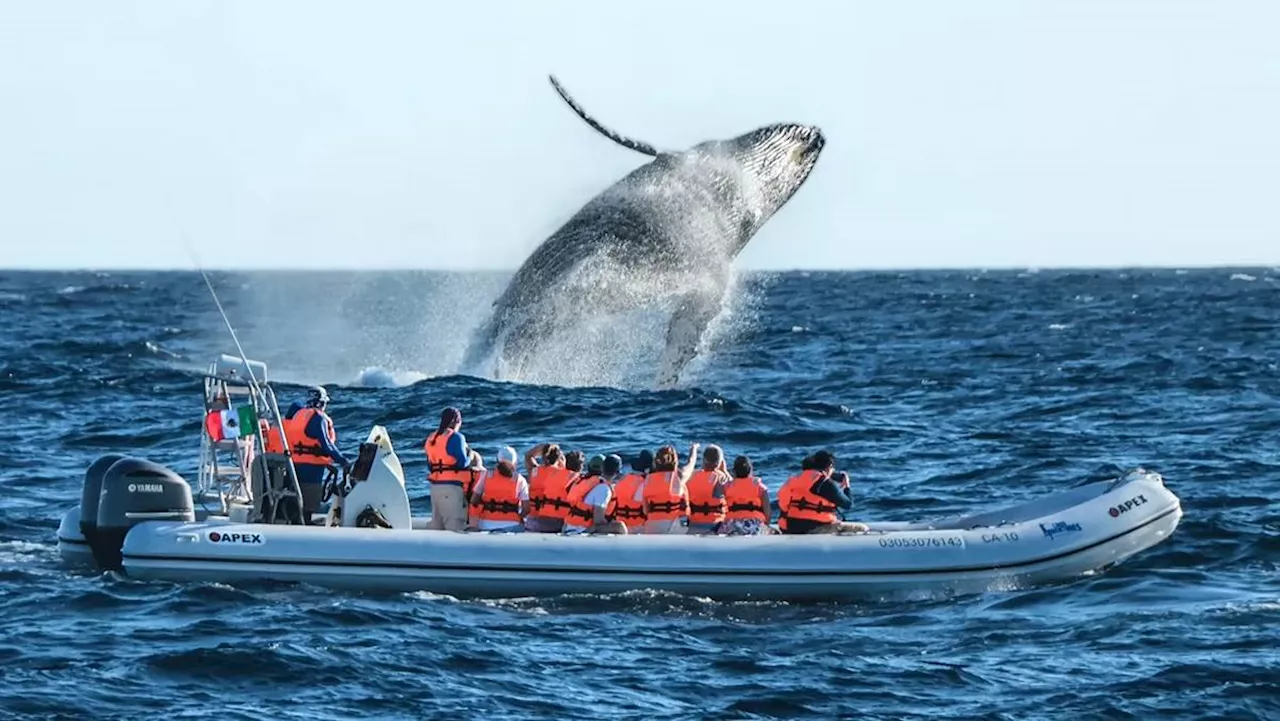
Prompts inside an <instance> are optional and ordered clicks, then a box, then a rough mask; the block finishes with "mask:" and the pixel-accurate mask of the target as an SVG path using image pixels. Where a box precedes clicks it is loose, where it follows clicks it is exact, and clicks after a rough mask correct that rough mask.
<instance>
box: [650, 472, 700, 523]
mask: <svg viewBox="0 0 1280 721" xmlns="http://www.w3.org/2000/svg"><path fill="white" fill-rule="evenodd" d="M644 502H645V503H647V504H649V516H648V518H647V519H646V520H649V521H674V520H675V519H677V518H679V517H681V516H687V515H689V491H688V490H687V489H686V488H685V486H684V484H683V483H681V482H680V474H679V473H676V472H674V471H666V472H661V473H650V474H649V475H648V477H646V478H645V479H644Z"/></svg>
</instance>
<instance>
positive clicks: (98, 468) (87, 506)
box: [80, 453, 125, 548]
mask: <svg viewBox="0 0 1280 721" xmlns="http://www.w3.org/2000/svg"><path fill="white" fill-rule="evenodd" d="M123 458H125V456H123V455H120V454H119V453H109V454H107V455H105V456H103V457H101V458H99V459H98V460H96V461H94V462H93V464H92V465H90V466H89V470H87V471H85V472H84V488H82V489H80V535H81V536H84V540H85V543H88V544H89V547H90V548H92V547H93V545H94V544H95V543H97V538H98V500H99V499H100V498H102V477H103V476H105V475H107V469H109V468H111V466H113V465H115V462H116V461H119V460H121V459H123Z"/></svg>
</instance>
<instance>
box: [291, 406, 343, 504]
mask: <svg viewBox="0 0 1280 721" xmlns="http://www.w3.org/2000/svg"><path fill="white" fill-rule="evenodd" d="M328 408H329V393H328V391H326V390H325V389H324V387H322V386H316V387H315V388H312V389H311V390H310V391H309V392H308V393H307V400H306V403H305V404H304V405H303V407H302V408H301V409H299V410H298V411H297V412H296V413H294V414H293V416H292V417H290V418H288V419H286V420H285V421H284V422H283V426H284V433H285V437H286V438H287V439H288V441H289V451H290V453H291V454H292V456H293V468H294V470H295V471H296V472H297V474H298V487H299V488H300V489H301V491H302V513H303V515H302V517H303V519H304V520H305V521H306V522H307V523H310V522H311V516H312V514H314V513H316V512H317V511H318V510H319V509H320V496H321V495H322V493H321V492H322V489H323V488H324V479H325V476H326V475H327V474H328V472H329V468H330V467H331V466H333V465H338V466H341V467H342V469H343V470H344V471H350V470H351V462H350V461H348V460H347V457H346V456H344V455H343V454H342V451H340V450H338V445H337V441H338V434H337V432H336V431H335V430H334V428H333V420H332V419H331V418H329V415H328V413H326V412H325V411H326V410H327V409H328Z"/></svg>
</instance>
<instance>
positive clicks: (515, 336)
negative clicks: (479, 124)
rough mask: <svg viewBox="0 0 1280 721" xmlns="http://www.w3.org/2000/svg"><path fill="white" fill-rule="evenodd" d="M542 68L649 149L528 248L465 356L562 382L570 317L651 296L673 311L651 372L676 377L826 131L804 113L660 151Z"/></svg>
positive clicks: (505, 371) (634, 305)
mask: <svg viewBox="0 0 1280 721" xmlns="http://www.w3.org/2000/svg"><path fill="white" fill-rule="evenodd" d="M550 80H551V85H552V86H553V87H554V88H555V90H556V92H557V93H559V95H560V97H561V98H562V99H564V101H565V103H567V104H568V105H569V107H570V108H572V109H573V111H574V112H575V113H577V115H578V116H579V117H580V118H582V119H583V120H584V121H586V123H587V124H588V125H590V126H591V127H592V128H594V129H595V130H596V131H598V132H599V133H600V134H602V135H604V136H605V137H606V138H609V139H610V140H612V141H613V142H615V143H617V144H618V145H621V146H622V147H624V148H629V149H631V150H634V151H636V152H638V153H643V154H644V155H648V156H652V157H653V160H652V161H650V162H649V163H647V164H645V165H643V166H641V167H639V168H637V169H636V170H634V171H632V172H631V173H630V174H628V175H627V176H626V177H624V178H623V179H622V180H620V181H618V182H617V183H615V184H614V185H612V186H611V187H609V188H607V189H606V190H604V191H603V192H601V193H600V194H599V195H597V196H596V197H594V198H592V199H591V200H590V201H589V202H588V203H587V204H586V205H585V206H583V207H582V209H581V210H579V211H578V212H577V214H575V215H574V216H573V217H571V218H570V219H569V220H568V222H566V223H565V224H564V226H562V227H561V228H560V229H559V230H557V231H556V232H555V233H554V234H552V235H551V237H549V238H547V239H546V240H545V241H544V242H543V243H542V244H541V245H539V246H538V247H537V248H536V249H535V250H534V251H533V253H532V254H531V255H530V256H529V258H528V259H526V260H525V262H524V263H523V265H521V266H520V269H519V270H518V271H517V272H516V274H515V276H514V277H513V278H512V279H511V281H510V283H509V284H508V286H507V288H506V290H505V291H504V292H503V294H502V295H501V296H500V297H499V298H498V300H497V301H496V302H495V303H494V307H493V312H492V315H491V317H490V318H489V319H488V321H487V322H486V323H484V324H483V325H482V326H481V327H480V329H479V330H478V331H477V335H476V337H475V338H474V339H473V341H472V344H471V346H470V348H469V349H468V353H467V361H466V363H465V365H466V366H467V368H468V369H475V368H477V367H478V366H480V364H481V363H483V362H484V361H486V360H491V361H494V362H496V366H497V367H496V369H495V373H496V376H497V377H503V378H511V379H515V380H520V379H528V377H529V375H534V376H536V379H537V380H543V381H546V380H549V381H550V382H563V381H562V380H561V379H559V378H557V377H556V376H557V371H558V370H559V369H561V368H563V366H562V365H560V363H561V361H562V360H563V359H564V356H565V354H566V352H568V351H567V350H566V348H567V347H572V343H571V339H572V337H573V334H574V333H575V330H576V328H577V326H579V325H581V324H582V323H583V322H584V321H585V320H586V319H588V318H592V317H596V318H598V317H600V316H605V317H607V316H611V315H617V314H619V313H625V312H629V311H635V310H637V309H648V308H656V309H660V310H661V311H662V312H664V313H665V312H670V313H671V319H670V322H669V323H668V325H667V331H666V343H665V346H664V349H663V351H662V353H661V358H660V360H659V368H658V372H657V378H656V383H657V385H658V386H659V387H666V386H670V385H673V384H674V383H676V382H677V381H678V380H679V377H680V373H681V371H682V369H683V368H684V367H685V365H686V364H687V363H688V362H689V361H690V360H692V359H693V357H694V356H695V355H696V353H697V350H698V344H699V342H700V340H701V338H702V336H703V334H704V332H705V331H706V329H707V326H708V324H709V323H710V322H711V320H712V319H713V318H714V317H715V316H716V315H717V313H719V311H720V308H721V306H722V303H723V301H724V296H725V293H726V291H727V288H728V286H729V281H730V266H731V264H732V262H733V259H734V258H735V257H736V256H737V255H738V253H739V252H740V251H741V250H742V249H743V247H745V246H746V244H747V242H748V241H749V240H750V239H751V237H752V236H753V235H755V233H756V231H758V230H759V229H760V227H761V226H762V225H764V223H765V221H767V220H768V219H769V218H770V217H771V216H772V215H773V214H774V213H775V212H777V211H778V209H779V208H781V207H782V206H783V205H784V204H786V202H787V201H788V200H789V199H790V198H791V196H792V195H794V194H795V192H796V191H797V190H798V189H799V188H800V186H801V185H802V184H803V183H804V181H805V179H806V178H808V177H809V173H810V171H812V170H813V167H814V164H815V163H817V161H818V155H819V154H820V153H821V151H822V147H823V144H824V143H825V139H824V137H823V135H822V132H821V131H820V130H819V129H818V128H816V127H813V126H810V125H798V124H776V125H769V126H765V127H762V128H759V129H757V130H753V131H751V132H749V133H746V134H744V135H740V136H738V137H736V138H731V139H727V140H710V141H706V142H703V143H700V144H698V145H695V146H694V147H692V148H689V149H688V150H683V151H659V150H657V149H656V148H654V146H652V145H650V144H648V143H644V142H641V141H638V140H635V139H632V138H628V137H625V136H623V135H621V134H619V133H617V132H615V131H613V130H611V129H609V128H607V127H605V126H604V125H603V124H601V123H600V122H599V121H597V120H596V119H595V118H593V117H591V116H590V115H588V114H587V112H586V111H585V110H583V109H582V107H581V106H580V105H578V103H577V102H576V101H574V99H573V98H572V97H571V96H570V95H569V93H568V92H567V91H566V90H565V89H564V88H563V87H562V86H561V85H560V83H559V82H558V81H557V80H556V78H555V77H554V76H551V77H550ZM572 352H578V351H572ZM533 368H539V369H540V370H538V371H533V370H532V369H533ZM548 375H550V376H551V377H550V378H549V379H548Z"/></svg>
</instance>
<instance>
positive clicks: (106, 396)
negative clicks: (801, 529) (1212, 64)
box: [0, 259, 1280, 721]
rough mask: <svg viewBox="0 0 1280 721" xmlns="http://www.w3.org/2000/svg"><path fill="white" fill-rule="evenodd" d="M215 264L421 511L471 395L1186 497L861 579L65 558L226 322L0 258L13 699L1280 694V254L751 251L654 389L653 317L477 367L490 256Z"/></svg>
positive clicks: (522, 439) (692, 713) (1205, 702)
mask: <svg viewBox="0 0 1280 721" xmlns="http://www.w3.org/2000/svg"><path fill="white" fill-rule="evenodd" d="M68 262H74V259H68ZM212 278H213V282H214V285H215V287H217V289H218V292H219V295H220V296H221V297H222V300H223V301H224V302H225V304H226V306H227V311H228V315H229V316H230V318H231V320H232V323H233V324H234V325H235V326H236V329H237V331H238V332H239V333H240V335H241V340H242V341H243V343H244V346H245V351H246V352H247V353H248V355H249V356H250V357H254V358H260V359H262V360H265V361H266V362H267V363H268V365H269V367H270V375H271V376H272V378H273V379H274V380H275V381H276V382H277V389H278V391H279V392H280V394H281V398H282V401H287V400H289V399H291V398H293V397H297V396H298V395H299V394H300V392H301V385H300V384H308V383H323V384H325V385H326V386H327V387H328V388H329V390H330V393H331V394H332V396H333V398H334V403H333V406H332V409H331V412H332V415H333V416H334V418H335V421H336V423H337V426H338V430H339V440H340V443H341V444H342V445H343V446H344V447H345V448H349V449H354V447H355V445H356V444H357V443H358V441H359V440H361V439H362V438H363V436H364V435H365V434H366V433H367V431H368V427H369V426H370V425H371V424H374V423H380V424H384V425H386V426H387V427H388V428H389V429H390V432H391V437H392V440H393V441H394V442H396V443H397V448H398V450H399V451H400V453H401V457H402V459H403V460H404V461H405V466H406V472H407V473H408V474H409V475H410V476H411V478H410V486H411V495H412V496H413V497H414V502H415V505H416V506H418V510H419V511H425V506H426V500H427V499H426V493H425V489H424V487H423V485H424V484H423V482H422V477H423V473H424V470H425V469H424V465H425V464H424V459H423V458H422V456H421V453H420V449H419V445H420V443H421V441H422V438H423V436H424V435H425V434H426V432H427V431H428V430H430V429H431V427H433V426H434V423H435V420H436V419H437V418H438V414H439V409H440V408H441V407H442V406H443V405H446V404H453V405H457V406H459V407H460V408H461V409H462V411H463V415H464V429H463V430H464V432H465V433H466V434H467V435H468V437H469V438H470V440H471V442H472V444H473V445H474V446H476V447H477V448H478V449H480V450H481V451H482V452H484V453H485V454H486V456H488V457H490V458H492V454H493V453H494V452H496V450H497V448H498V447H499V446H501V445H508V444H510V445H514V446H517V447H519V448H521V449H522V450H523V449H524V448H526V447H528V446H530V445H532V444H534V443H536V442H539V441H544V440H554V441H558V442H560V443H562V444H566V445H567V446H569V447H571V448H582V449H584V450H586V451H588V452H613V451H621V452H626V453H634V452H635V451H636V450H639V449H640V448H645V447H647V448H653V447H655V446H657V445H659V444H662V443H666V442H676V443H678V444H680V445H681V447H684V446H686V445H687V444H688V443H689V442H691V441H698V442H702V443H704V444H705V443H709V442H716V443H720V444H722V445H723V446H724V447H725V448H726V450H727V452H728V453H730V454H731V455H733V454H738V453H746V454H748V455H750V456H751V457H752V458H753V459H754V460H755V461H756V464H757V468H758V470H760V471H761V472H762V475H763V477H764V478H765V480H766V482H767V483H768V484H769V485H770V486H772V487H773V488H775V489H776V488H777V486H778V485H779V484H780V483H781V482H782V480H784V478H785V476H786V474H787V473H788V471H790V470H791V469H793V468H794V467H795V466H796V464H797V463H798V461H799V459H800V458H801V457H802V456H804V455H805V454H807V453H808V452H811V451H812V450H815V449H817V448H822V447H825V448H830V449H832V450H833V451H835V453H836V454H837V456H838V458H839V459H840V465H841V466H843V467H844V468H845V469H847V470H848V471H849V472H850V473H851V475H852V476H853V477H854V479H855V481H854V483H855V492H856V493H857V495H858V496H859V504H858V510H857V512H856V513H855V514H853V515H852V516H851V518H858V519H875V520H913V519H924V518H930V517H935V516H941V515H946V514H950V513H955V512H961V511H968V510H972V509H976V508H979V507H983V506H987V505H990V504H1006V503H1011V502H1016V501H1021V500H1025V499H1030V498H1033V497H1036V496H1038V495H1041V494H1045V493H1049V492H1052V491H1054V490H1055V489H1059V488H1063V487H1066V486H1070V485H1074V484H1076V483H1079V482H1081V481H1084V480H1087V479H1099V478H1106V477H1109V476H1112V475H1114V474H1116V473H1118V472H1119V471H1121V470H1123V469H1127V468H1131V467H1134V466H1144V467H1146V468H1150V469H1153V470H1156V471H1159V472H1160V473H1162V474H1163V475H1164V476H1165V479H1166V482H1167V483H1168V485H1169V487H1170V488H1171V489H1172V490H1173V491H1174V492H1175V493H1176V494H1178V495H1179V496H1180V497H1181V499H1182V502H1183V508H1184V511H1185V514H1186V515H1185V517H1184V519H1183V521H1182V524H1181V525H1180V526H1179V528H1178V529H1177V531H1176V532H1175V533H1174V534H1173V536H1172V538H1171V539H1169V540H1168V541H1166V542H1165V543H1163V544H1161V545H1159V546H1156V547H1155V548H1153V549H1151V550H1149V551H1147V552H1144V553H1142V554H1140V555H1138V556H1136V557H1134V558H1132V559H1130V560H1128V561H1127V562H1125V563H1123V564H1121V565H1120V566H1118V567H1115V568H1113V569H1111V570H1109V571H1107V572H1106V573H1104V574H1100V575H1095V576H1090V577H1087V578H1081V579H1078V580H1076V581H1073V582H1070V583H1066V584H1061V585H1056V586H1052V587H1044V588H1032V589H1024V590H1019V591H1001V592H991V593H987V594H982V595H974V596H964V597H958V598H938V597H929V596H926V595H923V594H921V595H919V596H914V597H913V596H908V597H906V598H886V599H881V600H877V601H868V602H862V603H826V604H788V603H773V602H769V603H765V602H756V603H752V602H737V603H722V602H715V601H711V600H709V599H704V598H696V597H683V596H679V595H672V594H666V593H652V592H649V593H646V592H638V593H629V594H623V595H619V596H603V597H597V596H565V597H558V598H545V599H532V598H531V599H517V600H504V601H497V600H483V599H480V600H477V599H466V600H462V599H455V598H450V597H447V596H438V595H433V594H430V593H416V594H407V595H373V594H359V593H340V592H334V591H329V590H324V589H319V588H312V587H306V586H296V585H287V584H262V585H251V586H236V587H232V586H225V585H216V584H209V585H172V584H168V583H142V582H137V581H131V580H129V579H127V578H124V577H121V576H117V575H111V574H108V575H101V574H96V573H89V572H84V571H68V570H66V569H63V568H61V567H60V566H59V563H58V555H57V552H56V547H55V543H54V530H55V528H56V527H57V524H58V521H59V519H60V517H61V515H62V514H63V512H64V511H65V510H66V509H67V508H69V507H71V506H72V505H73V504H75V503H76V502H77V501H78V498H79V493H80V485H81V478H82V474H83V472H84V469H85V467H86V466H87V465H88V464H89V463H90V462H91V461H92V460H93V459H94V458H96V457H97V456H99V455H101V454H105V453H108V452H119V451H125V452H131V453H135V454H137V455H142V456H145V457H148V458H151V459H153V460H156V461H159V462H162V463H165V464H167V465H170V466H171V467H172V468H174V469H175V470H177V471H178V472H180V473H183V474H184V475H188V476H190V475H191V474H192V473H193V471H194V469H195V459H196V453H197V450H198V447H199V445H198V444H199V432H200V427H201V426H200V421H201V418H200V415H201V401H200V378H199V373H200V371H201V370H202V369H203V368H204V367H205V366H206V365H207V364H208V362H209V360H210V359H211V358H212V357H213V356H214V355H215V354H217V353H221V352H234V346H233V344H232V343H231V340H230V337H229V335H228V332H227V330H226V329H225V327H224V326H223V324H222V320H221V318H220V316H219V315H218V314H217V311H216V309H215V308H214V305H213V302H212V300H211V298H210V296H209V293H208V291H207V289H206V288H205V287H204V285H203V283H202V282H201V280H200V277H199V275H197V274H195V273H122V272H111V273H93V272H79V273H19V272H3V273H0V404H2V405H0V407H2V408H3V423H2V424H0V428H2V429H3V430H0V619H3V620H2V621H0V680H2V681H3V682H2V683H0V717H6V718H7V717H31V718H68V719H71V718H75V719H80V718H129V719H133V718H151V717H162V718H171V719H179V718H209V719H218V720H219V721H222V720H224V719H237V718H273V719H274V718H298V719H346V718H353V717H360V718H405V719H418V718H449V719H472V718H476V719H479V718H485V719H488V718H502V719H520V718H560V719H563V718H610V719H643V720H645V721H655V720H657V719H704V718H716V719H766V718H788V719H791V718H812V719H831V718H851V719H854V718H856V719H880V718H884V719H900V718H930V719H1154V718H1161V719H1167V718H1186V719H1199V718H1240V719H1274V718H1280V507H1278V506H1277V504H1276V502H1275V501H1274V500H1273V499H1274V497H1275V496H1276V495H1277V494H1278V493H1280V450H1278V449H1280V269H1274V268H1273V269H1266V268H1257V269H1206V270H1192V271H1175V270H1123V271H1116V270H1106V271H1043V272H1034V271H1029V272H1017V271H1000V272H994V271H993V272H981V271H954V272H952V271H948V272H903V273H897V272H875V273H870V272H869V273H785V274H747V275H744V276H743V277H740V278H739V279H738V281H737V288H736V290H735V292H734V302H733V303H732V304H731V307H729V308H728V309H726V312H725V314H724V317H723V318H722V319H721V320H720V321H719V322H718V323H717V326H716V328H715V330H714V332H713V334H712V337H711V338H710V340H709V342H708V344H707V346H706V348H705V349H704V351H703V353H702V354H701V356H700V357H699V358H698V360H697V361H696V363H695V365H694V366H693V367H691V368H690V372H689V374H688V376H687V378H686V380H685V382H684V384H683V385H682V386H681V387H680V388H678V389H675V390H665V391H652V390H647V388H648V387H649V386H648V385H647V383H646V382H645V377H646V373H649V372H651V370H652V369H651V368H650V367H649V365H648V363H649V360H648V359H649V355H650V354H651V352H652V347H653V337H654V333H655V330H654V328H653V327H651V325H652V324H646V322H645V321H644V319H639V318H633V319H628V320H626V321H625V322H621V321H620V322H617V323H613V324H606V325H605V326H603V327H595V328H593V329H591V330H590V331H589V332H588V331H587V330H584V331H583V336H582V338H583V340H582V342H581V343H580V344H579V345H578V346H577V347H572V348H566V349H564V352H565V353H566V358H568V357H572V358H574V359H578V360H580V359H582V358H598V359H599V363H594V362H592V363H586V364H583V363H580V362H579V363H576V365H575V366H574V367H576V368H579V369H581V368H587V369H588V371H587V372H586V373H585V374H584V373H582V372H579V374H578V376H576V377H575V378H574V379H573V381H572V382H563V380H562V382H561V383H560V384H546V383H537V382H526V383H516V382H495V381H491V380H483V379H477V378H473V377H467V376H462V375H457V374H456V373H457V368H458V363H459V359H460V358H461V356H462V354H463V352H464V351H465V349H466V344H467V341H468V333H469V331H470V329H471V328H472V327H474V326H475V325H476V324H477V323H479V322H480V320H481V319H482V317H483V315H484V312H485V306H486V304H487V303H488V301H489V300H491V299H492V298H493V297H494V295H495V294H496V293H497V291H498V290H499V289H500V288H501V286H502V283H503V281H504V278H503V276H502V275H500V274H492V275H490V274H477V275H450V274H442V273H426V272H423V273H414V272H403V273H363V274H361V273H328V274H303V273H214V274H213V275H212ZM564 322H566V323H572V322H573V319H572V318H568V319H564ZM582 354H594V355H587V356H584V355H582ZM593 368H595V369H598V371H592V370H591V369H593ZM593 374H594V375H593ZM532 380H535V381H536V380H538V379H532Z"/></svg>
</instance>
